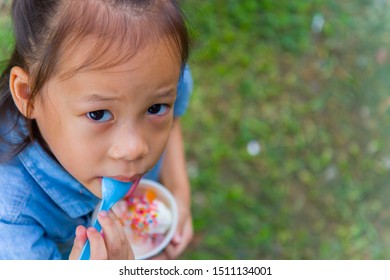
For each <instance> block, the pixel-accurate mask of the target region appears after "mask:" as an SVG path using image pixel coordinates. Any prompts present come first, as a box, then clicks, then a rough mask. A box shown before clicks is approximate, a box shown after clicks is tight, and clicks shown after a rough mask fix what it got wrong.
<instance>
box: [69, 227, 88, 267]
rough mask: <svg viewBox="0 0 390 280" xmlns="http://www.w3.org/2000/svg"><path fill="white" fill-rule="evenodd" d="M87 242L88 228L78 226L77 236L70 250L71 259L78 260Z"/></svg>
mask: <svg viewBox="0 0 390 280" xmlns="http://www.w3.org/2000/svg"><path fill="white" fill-rule="evenodd" d="M85 242H87V229H86V228H85V227H84V226H78V227H77V228H76V237H75V239H74V242H73V247H72V251H71V252H70V255H69V259H70V260H78V259H79V257H80V253H81V251H82V250H83V247H84V244H85Z"/></svg>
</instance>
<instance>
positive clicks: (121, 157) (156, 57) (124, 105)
mask: <svg viewBox="0 0 390 280" xmlns="http://www.w3.org/2000/svg"><path fill="white" fill-rule="evenodd" d="M85 55H87V54H86V47H85V46H84V45H81V46H79V48H78V49H77V51H76V52H75V53H73V54H72V56H71V57H70V59H69V60H67V61H65V62H64V63H63V66H62V67H61V70H64V71H66V70H69V69H71V68H72V67H74V66H77V65H78V63H79V62H80V61H82V60H83V58H84V57H85ZM179 75H180V65H179V63H178V61H177V59H176V58H174V57H173V56H172V53H171V51H170V50H168V49H167V46H166V45H165V44H164V43H163V42H161V43H159V44H158V46H153V47H145V48H144V49H142V50H140V51H139V52H138V53H137V54H136V55H135V56H134V57H133V58H131V59H130V60H129V61H127V62H125V63H123V64H121V65H117V66H114V67H111V68H108V69H102V70H100V69H99V70H81V71H79V72H77V73H76V74H75V75H73V76H71V77H70V78H68V79H61V77H60V76H59V75H56V76H54V77H53V78H51V79H50V80H49V81H48V82H47V84H46V85H45V87H44V88H43V90H42V92H41V93H40V94H39V95H38V96H37V99H36V102H35V103H34V109H33V115H34V116H33V117H34V118H35V119H36V121H37V124H38V127H39V129H40V132H41V134H42V136H43V138H44V139H45V141H46V143H47V144H48V146H49V148H50V150H51V151H52V153H53V154H54V156H55V157H56V159H57V160H58V161H59V162H60V163H61V165H62V166H63V167H64V168H65V169H66V170H67V171H68V172H69V173H70V174H71V175H72V176H73V177H74V178H76V179H77V180H78V181H79V182H80V183H82V184H83V185H84V186H85V187H86V188H88V189H89V190H90V191H91V192H92V193H93V194H95V195H96V196H98V197H101V178H102V177H113V178H116V179H118V180H121V181H134V180H136V179H138V178H140V177H141V176H142V175H143V174H145V173H146V172H147V171H148V170H150V169H151V168H152V167H153V166H154V164H155V163H156V162H157V160H158V159H159V157H160V156H161V154H162V152H163V150H164V148H165V145H166V143H167V140H168V137H169V133H170V130H171V126H172V121H173V104H174V102H175V99H176V88H177V83H178V79H179Z"/></svg>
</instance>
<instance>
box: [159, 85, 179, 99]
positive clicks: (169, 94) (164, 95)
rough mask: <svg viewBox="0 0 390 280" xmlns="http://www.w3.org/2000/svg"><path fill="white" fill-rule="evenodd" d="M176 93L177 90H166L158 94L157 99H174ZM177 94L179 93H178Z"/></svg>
mask: <svg viewBox="0 0 390 280" xmlns="http://www.w3.org/2000/svg"><path fill="white" fill-rule="evenodd" d="M175 93H176V88H173V87H172V88H165V89H162V90H161V91H159V92H157V94H156V97H158V98H167V97H174V96H175ZM176 94H177V93H176Z"/></svg>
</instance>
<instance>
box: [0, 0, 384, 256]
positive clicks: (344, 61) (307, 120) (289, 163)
mask: <svg viewBox="0 0 390 280" xmlns="http://www.w3.org/2000/svg"><path fill="white" fill-rule="evenodd" d="M182 2H183V3H184V7H185V10H186V14H187V17H188V19H189V22H190V28H191V34H192V35H193V38H194V50H193V53H192V57H191V63H190V64H191V67H192V71H193V76H194V81H195V87H194V93H193V96H192V100H191V104H190V108H189V110H188V113H187V114H186V115H185V116H184V117H183V124H184V133H185V138H186V139H187V142H186V153H187V158H188V170H189V174H190V176H191V183H192V187H193V189H192V198H193V204H192V209H193V217H194V230H195V236H194V239H193V242H192V243H191V245H190V246H189V248H188V249H187V251H186V252H185V254H184V255H183V256H182V258H183V259H388V258H389V257H390V249H389V248H390V214H389V213H390V212H389V211H388V208H389V202H388V201H389V199H388V197H389V195H390V190H389V186H388V185H389V183H388V182H389V181H390V180H389V179H390V175H389V170H390V145H389V144H388V142H389V141H388V139H389V136H390V127H389V126H390V94H389V92H390V91H389V88H390V82H389V81H390V79H389V78H388V77H389V73H390V64H389V55H390V52H389V51H390V36H389V34H390V33H389V24H390V21H389V19H390V18H389V15H388V14H387V13H386V10H389V8H390V7H389V4H388V3H387V2H386V1H367V0H366V1H362V0H360V1H337V0H314V1H287V0H280V1H272V0H242V1H236V0H224V1H222V0H209V1H197V0H184V1H182ZM316 15H317V19H318V18H319V19H321V16H322V17H323V18H324V20H325V24H324V26H323V29H322V30H321V32H319V33H315V32H313V30H312V27H311V26H312V21H313V18H314V17H315V16H316ZM5 25H7V23H6V22H5V21H4V20H3V19H2V20H1V21H0V26H1V28H0V42H2V43H3V44H4V43H5V42H7V43H6V45H5V46H6V50H5V53H7V52H9V47H7V46H8V45H7V44H10V43H9V42H12V41H11V39H10V37H9V33H7V32H6V31H5V29H3V27H4V26H5ZM4 32H5V33H4ZM3 54H4V52H3V53H2V55H3ZM251 141H256V142H258V143H259V144H260V147H261V150H260V153H259V154H257V155H254V156H253V155H250V154H249V153H248V151H247V145H248V143H250V142H251Z"/></svg>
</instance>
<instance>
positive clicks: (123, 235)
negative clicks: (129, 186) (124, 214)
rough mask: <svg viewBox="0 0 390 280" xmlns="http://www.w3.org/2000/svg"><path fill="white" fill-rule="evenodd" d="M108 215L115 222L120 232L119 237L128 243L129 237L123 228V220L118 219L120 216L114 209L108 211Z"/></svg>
mask: <svg viewBox="0 0 390 280" xmlns="http://www.w3.org/2000/svg"><path fill="white" fill-rule="evenodd" d="M108 216H109V217H110V218H111V220H112V221H113V222H114V224H115V226H116V229H117V230H118V234H119V238H120V240H121V242H122V243H124V244H126V243H128V239H127V237H126V234H125V231H124V229H123V225H122V222H121V220H119V219H118V216H117V215H116V214H115V212H114V211H112V210H110V211H108Z"/></svg>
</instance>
